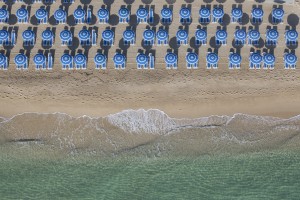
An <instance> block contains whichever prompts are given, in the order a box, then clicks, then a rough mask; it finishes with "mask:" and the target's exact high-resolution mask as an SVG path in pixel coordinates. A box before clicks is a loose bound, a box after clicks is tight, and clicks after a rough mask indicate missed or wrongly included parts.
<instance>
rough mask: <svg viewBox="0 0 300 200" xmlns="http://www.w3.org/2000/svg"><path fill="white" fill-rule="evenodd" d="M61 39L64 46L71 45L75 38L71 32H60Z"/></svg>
mask: <svg viewBox="0 0 300 200" xmlns="http://www.w3.org/2000/svg"><path fill="white" fill-rule="evenodd" d="M59 37H60V39H61V43H62V45H71V43H72V38H73V36H72V33H71V31H68V30H63V31H62V32H60V34H59Z"/></svg>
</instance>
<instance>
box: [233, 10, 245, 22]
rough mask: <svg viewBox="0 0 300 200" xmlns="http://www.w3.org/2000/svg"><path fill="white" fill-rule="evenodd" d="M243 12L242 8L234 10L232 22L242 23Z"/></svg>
mask: <svg viewBox="0 0 300 200" xmlns="http://www.w3.org/2000/svg"><path fill="white" fill-rule="evenodd" d="M242 17H243V11H242V9H240V8H234V9H232V11H231V21H232V22H239V23H241V22H242Z"/></svg>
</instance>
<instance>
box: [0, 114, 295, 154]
mask: <svg viewBox="0 0 300 200" xmlns="http://www.w3.org/2000/svg"><path fill="white" fill-rule="evenodd" d="M299 133H300V116H295V117H292V118H289V119H281V118H275V117H264V116H253V115H246V114H235V115H233V116H210V117H201V118H195V119H186V118H184V119H176V118H171V117H169V116H168V115H167V114H166V113H164V112H163V111H160V110H156V109H150V110H144V109H139V110H125V111H122V112H120V113H116V114H111V115H108V116H106V117H96V118H93V117H88V116H82V117H72V116H70V115H67V114H64V113H53V114H49V113H23V114H19V115H15V116H13V117H12V118H3V117H2V118H0V144H2V146H3V145H4V144H6V145H7V144H10V145H25V144H26V145H28V144H30V145H42V146H44V147H51V148H58V149H62V150H67V151H68V152H81V151H89V152H96V153H101V154H103V155H117V154H123V153H126V154H128V153H134V154H151V155H156V156H159V155H163V154H170V153H172V154H173V153H175V154H181V155H191V154H195V155H196V154H210V153H216V152H244V151H260V150H265V149H278V148H298V147H299V144H300V143H299V141H300V138H299Z"/></svg>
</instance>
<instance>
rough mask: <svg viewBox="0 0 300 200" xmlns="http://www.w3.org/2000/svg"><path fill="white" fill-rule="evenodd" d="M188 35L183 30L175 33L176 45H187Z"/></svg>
mask: <svg viewBox="0 0 300 200" xmlns="http://www.w3.org/2000/svg"><path fill="white" fill-rule="evenodd" d="M188 37H189V34H188V33H187V32H186V31H185V30H179V31H177V33H176V38H177V44H179V45H180V44H185V45H186V44H187V43H188Z"/></svg>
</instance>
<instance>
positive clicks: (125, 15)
mask: <svg viewBox="0 0 300 200" xmlns="http://www.w3.org/2000/svg"><path fill="white" fill-rule="evenodd" d="M118 14H119V18H120V19H119V22H120V23H125V22H127V23H128V22H129V18H130V12H129V10H128V9H127V8H121V9H120V10H119V12H118Z"/></svg>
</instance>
